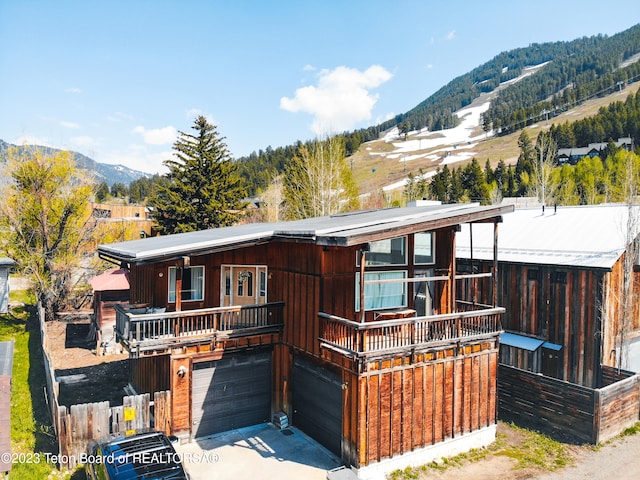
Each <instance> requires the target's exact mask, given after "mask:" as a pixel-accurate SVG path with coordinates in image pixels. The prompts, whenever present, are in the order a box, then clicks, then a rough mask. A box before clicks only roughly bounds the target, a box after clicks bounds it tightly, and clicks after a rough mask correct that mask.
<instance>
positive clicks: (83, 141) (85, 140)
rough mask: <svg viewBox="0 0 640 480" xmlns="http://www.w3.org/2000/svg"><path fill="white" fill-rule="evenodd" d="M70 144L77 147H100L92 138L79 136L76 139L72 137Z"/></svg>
mask: <svg viewBox="0 0 640 480" xmlns="http://www.w3.org/2000/svg"><path fill="white" fill-rule="evenodd" d="M71 142H72V143H73V144H74V145H77V146H78V147H96V146H98V145H100V142H98V141H97V140H96V139H94V138H93V137H89V136H88V135H80V136H78V137H73V138H72V139H71Z"/></svg>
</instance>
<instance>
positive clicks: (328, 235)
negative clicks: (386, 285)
mask: <svg viewBox="0 0 640 480" xmlns="http://www.w3.org/2000/svg"><path fill="white" fill-rule="evenodd" d="M513 210H514V206H513V205H499V206H486V207H482V206H478V205H477V204H472V205H469V204H466V205H451V206H448V205H445V206H440V207H439V208H434V207H423V208H421V207H409V208H404V209H387V210H383V211H374V212H365V213H364V215H365V216H363V217H358V216H357V215H360V213H356V214H354V215H351V216H349V215H347V214H345V215H335V216H331V217H319V218H317V219H306V220H299V221H293V222H284V223H271V224H247V225H242V226H237V227H224V228H221V229H211V230H204V231H199V232H191V233H186V234H178V235H167V236H165V237H151V238H146V239H141V240H131V241H128V242H119V243H114V244H105V245H99V246H98V254H99V256H100V258H103V259H105V260H108V261H112V262H113V263H118V262H128V263H136V264H142V263H149V262H153V261H158V260H170V259H174V258H180V257H181V256H184V255H203V254H207V253H215V252H221V251H225V250H230V249H234V248H238V247H243V246H250V245H256V244H259V243H264V242H268V241H273V240H275V241H277V240H283V241H289V240H290V241H298V242H305V243H313V244H316V245H326V246H340V247H348V246H353V245H359V244H363V243H366V242H371V241H376V240H382V239H387V238H391V237H393V236H400V235H406V234H409V233H415V232H420V231H429V230H436V229H440V228H445V227H448V226H453V225H458V224H460V223H473V222H485V221H491V220H493V221H496V222H499V221H501V218H502V215H503V214H505V213H510V212H513ZM349 220H350V222H349ZM354 220H355V221H354ZM314 227H315V228H314Z"/></svg>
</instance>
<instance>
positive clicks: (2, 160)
mask: <svg viewBox="0 0 640 480" xmlns="http://www.w3.org/2000/svg"><path fill="white" fill-rule="evenodd" d="M33 147H38V148H41V149H43V150H44V151H45V152H47V153H55V152H59V151H60V150H58V149H55V148H51V147H42V146H38V145H21V146H18V145H12V144H10V143H7V142H5V141H3V140H0V176H3V174H2V173H1V172H2V171H4V168H5V166H6V163H7V159H8V150H9V149H10V148H17V149H27V148H33ZM71 154H72V155H73V158H74V160H75V162H76V166H77V167H78V168H79V169H82V170H85V171H87V172H88V173H89V175H90V176H91V177H93V178H95V180H96V182H97V183H101V182H107V184H108V185H109V186H111V185H113V184H114V183H124V184H125V185H129V184H130V183H131V182H132V181H134V180H138V179H140V178H143V177H149V176H151V175H150V174H148V173H144V172H140V171H138V170H133V169H131V168H129V167H125V166H124V165H111V164H108V163H99V162H96V161H95V160H93V159H91V158H89V157H87V156H86V155H83V154H81V153H77V152H71Z"/></svg>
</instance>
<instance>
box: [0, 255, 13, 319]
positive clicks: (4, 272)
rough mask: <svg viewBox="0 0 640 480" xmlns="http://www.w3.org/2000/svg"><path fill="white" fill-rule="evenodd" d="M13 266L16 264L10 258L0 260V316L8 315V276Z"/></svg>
mask: <svg viewBox="0 0 640 480" xmlns="http://www.w3.org/2000/svg"><path fill="white" fill-rule="evenodd" d="M15 265H16V262H15V261H13V260H12V259H10V258H6V257H5V258H0V314H2V313H9V292H10V290H11V288H10V277H9V274H10V273H11V269H12V268H13V267H15Z"/></svg>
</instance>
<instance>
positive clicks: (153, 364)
mask: <svg viewBox="0 0 640 480" xmlns="http://www.w3.org/2000/svg"><path fill="white" fill-rule="evenodd" d="M170 366H171V362H170V356H169V355H150V356H146V357H139V358H131V357H130V358H129V376H130V381H131V385H133V387H134V388H135V389H136V392H138V393H154V392H160V391H163V390H168V389H169V387H170V379H169V376H170Z"/></svg>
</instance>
